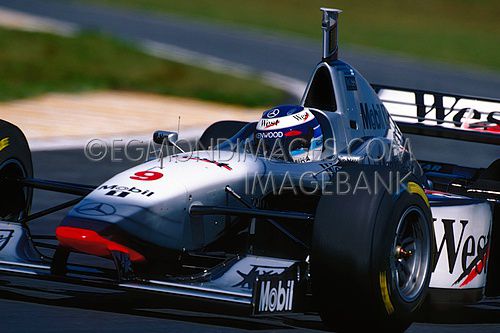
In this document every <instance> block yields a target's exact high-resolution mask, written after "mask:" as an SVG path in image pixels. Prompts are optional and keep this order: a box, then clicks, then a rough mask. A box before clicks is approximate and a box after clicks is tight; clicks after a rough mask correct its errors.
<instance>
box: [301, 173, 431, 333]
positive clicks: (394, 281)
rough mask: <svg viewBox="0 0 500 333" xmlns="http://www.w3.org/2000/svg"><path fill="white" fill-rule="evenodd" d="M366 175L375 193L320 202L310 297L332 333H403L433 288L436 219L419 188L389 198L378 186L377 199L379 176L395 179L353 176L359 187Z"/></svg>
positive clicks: (330, 197) (410, 184)
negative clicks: (377, 332) (367, 332)
mask: <svg viewBox="0 0 500 333" xmlns="http://www.w3.org/2000/svg"><path fill="white" fill-rule="evenodd" d="M362 170H363V171H362ZM363 173H364V174H365V175H366V179H367V180H368V183H369V185H370V186H369V187H371V191H368V190H359V191H353V192H351V193H349V194H348V195H338V194H336V195H323V197H322V198H321V199H320V202H319V204H318V208H317V211H316V218H315V222H314V230H313V243H312V247H313V248H312V249H313V251H312V256H311V276H312V286H313V295H314V297H315V300H316V302H317V303H318V304H319V309H320V315H321V318H322V320H323V321H324V323H325V324H326V325H327V326H328V328H330V329H333V330H337V331H349V332H352V331H358V330H359V331H362V330H365V329H366V327H370V329H375V330H383V331H385V332H387V331H390V332H399V331H404V330H405V329H406V328H407V327H408V326H409V325H410V324H411V323H412V321H413V320H414V316H415V313H416V311H417V310H418V308H419V307H420V305H421V304H422V302H423V300H424V298H425V296H426V293H427V288H428V285H429V280H430V275H431V264H432V260H433V253H434V251H433V243H432V242H431V239H432V238H431V237H433V227H432V217H431V211H430V208H429V206H428V202H427V199H426V197H425V194H424V192H423V190H422V188H421V187H420V186H419V185H417V183H416V182H414V181H409V182H406V183H405V184H404V186H399V187H398V190H396V191H390V192H391V193H389V191H387V190H381V189H380V186H379V188H378V190H377V191H375V190H374V189H376V187H375V182H376V181H374V179H375V178H374V175H375V173H378V174H379V175H381V176H382V178H383V179H384V180H385V181H387V180H388V179H389V178H393V179H392V180H393V181H396V179H395V177H393V174H392V173H391V171H389V170H387V169H384V168H380V167H366V166H365V167H363V168H358V167H355V168H354V169H353V170H351V171H350V172H349V175H350V177H351V179H359V175H361V174H363ZM394 174H395V173H394ZM355 183H356V181H355V180H354V181H353V185H354V184H355ZM394 184H397V182H395V183H394ZM334 185H335V184H334ZM404 187H407V188H408V190H405V189H404ZM370 192H371V193H370Z"/></svg>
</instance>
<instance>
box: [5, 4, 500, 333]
mask: <svg viewBox="0 0 500 333" xmlns="http://www.w3.org/2000/svg"><path fill="white" fill-rule="evenodd" d="M0 5H2V6H8V7H10V8H15V9H19V10H23V11H25V12H29V13H33V14H38V15H44V16H48V17H52V18H56V19H60V20H64V21H68V22H74V23H77V24H79V25H80V26H83V27H86V28H99V29H102V30H104V31H107V32H110V33H113V34H115V35H118V36H120V37H122V38H126V39H132V40H139V39H144V38H147V39H150V40H155V41H159V42H163V43H168V44H172V45H177V46H180V47H183V48H186V49H190V50H193V51H196V52H201V53H206V54H209V55H212V56H217V57H220V58H223V59H227V60H229V61H231V62H237V63H240V64H242V65H244V66H249V67H251V68H253V69H255V70H257V71H273V72H276V73H281V74H284V75H287V76H290V77H293V78H295V79H299V80H306V79H307V77H308V75H309V73H310V71H311V69H312V67H311V65H312V64H314V63H316V62H317V60H318V58H319V51H320V49H319V47H318V45H316V43H313V42H310V41H306V40H296V39H287V38H284V37H276V36H262V35H261V34H258V33H255V32H245V31H238V30H237V29H231V32H228V29H226V28H221V27H215V26H211V25H205V24H200V23H191V22H188V23H186V22H185V21H181V20H176V19H173V18H170V17H166V16H155V17H152V16H151V15H148V14H137V13H135V12H127V11H114V10H109V9H103V8H100V7H89V6H81V5H73V4H70V3H64V2H55V1H38V0H23V1H0ZM343 55H344V56H345V57H344V58H346V59H347V60H348V62H350V63H352V64H353V65H355V66H356V67H357V68H358V69H359V70H360V71H361V72H362V73H364V74H365V75H366V77H367V78H368V79H369V80H370V81H372V82H378V83H385V84H392V85H403V86H407V87H415V88H427V89H439V90H448V91H452V92H457V93H467V94H478V95H484V96H492V97H500V91H499V90H498V87H500V79H499V78H498V77H497V76H495V75H491V74H488V73H481V72H472V71H465V70H455V69H453V68H451V67H446V66H440V65H422V64H419V63H416V62H413V61H411V60H408V59H403V58H395V57H386V56H384V55H380V54H375V53H371V52H359V51H356V52H352V51H343ZM437 69H439V70H437ZM445 145H447V146H448V148H449V149H450V150H455V149H456V150H460V149H461V148H462V147H461V146H459V145H458V144H457V143H456V142H455V143H453V142H452V144H451V145H450V143H448V144H446V143H445ZM426 146H429V142H422V144H421V145H420V148H419V149H420V151H421V152H422V153H425V154H429V156H432V154H437V155H439V151H441V150H440V149H439V148H438V149H434V151H430V150H429V151H427V150H426V149H425V148H422V147H426ZM471 149H473V148H471ZM489 149H494V150H493V155H492V153H488V152H486V153H484V154H483V155H482V156H481V157H480V158H478V159H477V161H478V162H477V163H478V164H481V165H485V164H487V162H488V161H487V160H488V159H489V158H490V157H493V156H495V155H494V152H495V151H496V152H498V147H493V148H492V147H489ZM490 151H491V150H490ZM460 156H462V157H460ZM460 156H459V157H458V162H460V161H461V160H462V161H464V160H465V159H466V158H467V156H470V155H469V154H462V155H460ZM464 156H465V157H464ZM497 156H498V155H497ZM422 158H423V157H422ZM33 159H34V168H35V174H36V176H37V177H40V178H46V179H57V180H62V181H73V182H79V183H89V184H99V183H100V182H103V181H104V180H105V179H107V178H109V177H110V176H112V175H113V174H114V173H116V172H119V171H122V170H125V169H126V168H128V167H130V166H132V165H133V163H130V162H120V163H116V162H110V161H109V160H108V159H105V160H104V161H101V162H91V161H88V160H87V159H86V158H85V156H84V154H83V150H82V149H78V150H64V151H46V152H35V153H34V154H33ZM65 199H67V197H66V196H65V195H61V194H55V193H46V192H44V193H41V192H40V193H39V192H37V193H35V201H34V207H33V210H34V211H38V210H39V209H42V208H44V207H47V206H50V205H53V204H54V203H59V202H62V201H63V200H65ZM64 213H65V212H64V211H62V212H59V213H57V214H53V215H51V216H49V217H46V218H44V219H41V220H39V221H35V222H33V223H32V232H33V234H47V233H50V232H53V230H54V228H55V227H56V226H57V225H58V223H59V221H60V220H61V218H62V217H63V216H64ZM174 305H178V304H172V302H171V301H169V300H168V299H166V298H165V297H159V298H155V299H153V298H151V297H149V296H147V297H145V296H141V295H132V294H124V293H120V292H115V291H110V290H105V289H95V288H83V287H75V286H70V285H63V284H58V283H48V282H40V281H32V280H28V279H22V278H10V277H4V276H0V313H1V314H0V332H63V331H64V332H79V331H99V332H137V331H144V332H201V333H208V332H242V331H257V332H301V331H310V332H314V331H322V330H324V327H323V326H322V325H321V322H320V321H319V318H318V317H317V316H314V315H302V316H296V317H289V318H285V319H279V318H262V319H248V318H241V317H231V316H226V315H222V316H221V315H214V314H205V313H203V312H200V311H198V312H197V311H196V310H198V309H196V308H194V309H186V308H184V309H182V310H178V309H174V308H175V307H174ZM360 320H362V314H360ZM420 321H421V322H422V323H416V324H414V325H413V326H412V327H411V328H410V329H409V332H471V331H477V332H498V331H500V299H488V300H486V301H485V302H483V303H482V304H480V305H477V306H472V307H466V308H461V309H451V310H447V311H442V312H437V313H433V314H432V315H430V316H425V317H422V318H421V319H420Z"/></svg>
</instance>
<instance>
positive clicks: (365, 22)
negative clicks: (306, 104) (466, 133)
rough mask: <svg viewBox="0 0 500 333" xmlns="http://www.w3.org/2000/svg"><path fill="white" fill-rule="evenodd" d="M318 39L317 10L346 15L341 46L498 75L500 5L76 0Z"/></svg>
mask: <svg viewBox="0 0 500 333" xmlns="http://www.w3.org/2000/svg"><path fill="white" fill-rule="evenodd" d="M80 1H87V2H88V1H92V2H97V3H104V4H110V5H117V6H118V5H119V6H130V7H135V8H140V9H145V10H151V11H157V12H158V11H163V12H167V13H173V14H176V15H182V16H188V17H194V18H199V19H204V20H212V21H217V22H223V23H230V24H238V25H243V26H250V27H254V28H261V29H266V30H269V31H275V32H286V33H290V34H295V35H300V36H304V37H312V38H316V39H319V38H320V37H321V30H320V20H321V16H320V12H319V7H321V6H328V7H334V8H340V9H343V10H344V13H343V14H342V16H341V23H340V41H341V43H345V44H352V45H361V46H367V47H371V48H375V49H380V50H387V51H394V52H399V53H403V54H407V55H411V56H415V57H419V58H424V59H432V60H440V61H446V62H450V63H457V64H472V65H475V66H482V67H486V68H491V69H496V70H500V1H498V0H420V1H413V0H377V1H373V0H357V1H353V0H336V1H325V0H307V1H306V0H272V1H270V0H238V1H234V0H182V1H179V0H80Z"/></svg>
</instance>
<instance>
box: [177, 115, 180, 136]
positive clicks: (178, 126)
mask: <svg viewBox="0 0 500 333" xmlns="http://www.w3.org/2000/svg"><path fill="white" fill-rule="evenodd" d="M180 132H181V116H179V118H178V119H177V135H179V133H180Z"/></svg>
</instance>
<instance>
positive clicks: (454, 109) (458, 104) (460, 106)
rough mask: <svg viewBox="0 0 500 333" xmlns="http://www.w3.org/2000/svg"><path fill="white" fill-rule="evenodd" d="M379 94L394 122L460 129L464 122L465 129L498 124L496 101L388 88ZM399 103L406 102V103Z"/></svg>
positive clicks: (481, 128) (493, 128) (497, 125)
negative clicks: (422, 123)
mask: <svg viewBox="0 0 500 333" xmlns="http://www.w3.org/2000/svg"><path fill="white" fill-rule="evenodd" d="M379 96H380V97H381V98H382V99H384V100H385V101H386V102H385V103H386V105H389V106H388V108H389V110H390V113H391V115H392V117H393V118H394V119H395V120H397V121H402V122H415V121H418V122H427V123H429V124H432V125H435V124H437V125H441V126H444V127H451V128H464V125H467V126H465V127H466V128H467V127H468V126H470V125H472V124H473V123H474V121H477V122H478V123H482V124H480V125H479V128H477V129H475V128H474V125H473V126H472V128H469V129H472V130H483V128H484V125H485V124H490V125H491V126H488V127H487V129H488V130H493V131H495V132H496V129H498V128H499V127H500V119H498V115H500V111H499V110H498V109H499V108H500V105H499V103H497V102H496V101H488V100H477V99H469V98H464V97H459V96H447V95H443V94H439V93H426V92H422V91H416V92H410V91H408V92H406V91H405V92H400V91H394V90H391V89H382V90H381V92H379ZM430 101H433V102H430ZM401 102H402V103H408V106H407V105H404V104H401ZM411 104H415V105H411ZM410 105H411V106H410ZM412 113H413V114H412ZM407 116H416V117H418V118H419V119H418V120H413V119H408V118H407ZM495 125H496V126H495Z"/></svg>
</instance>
